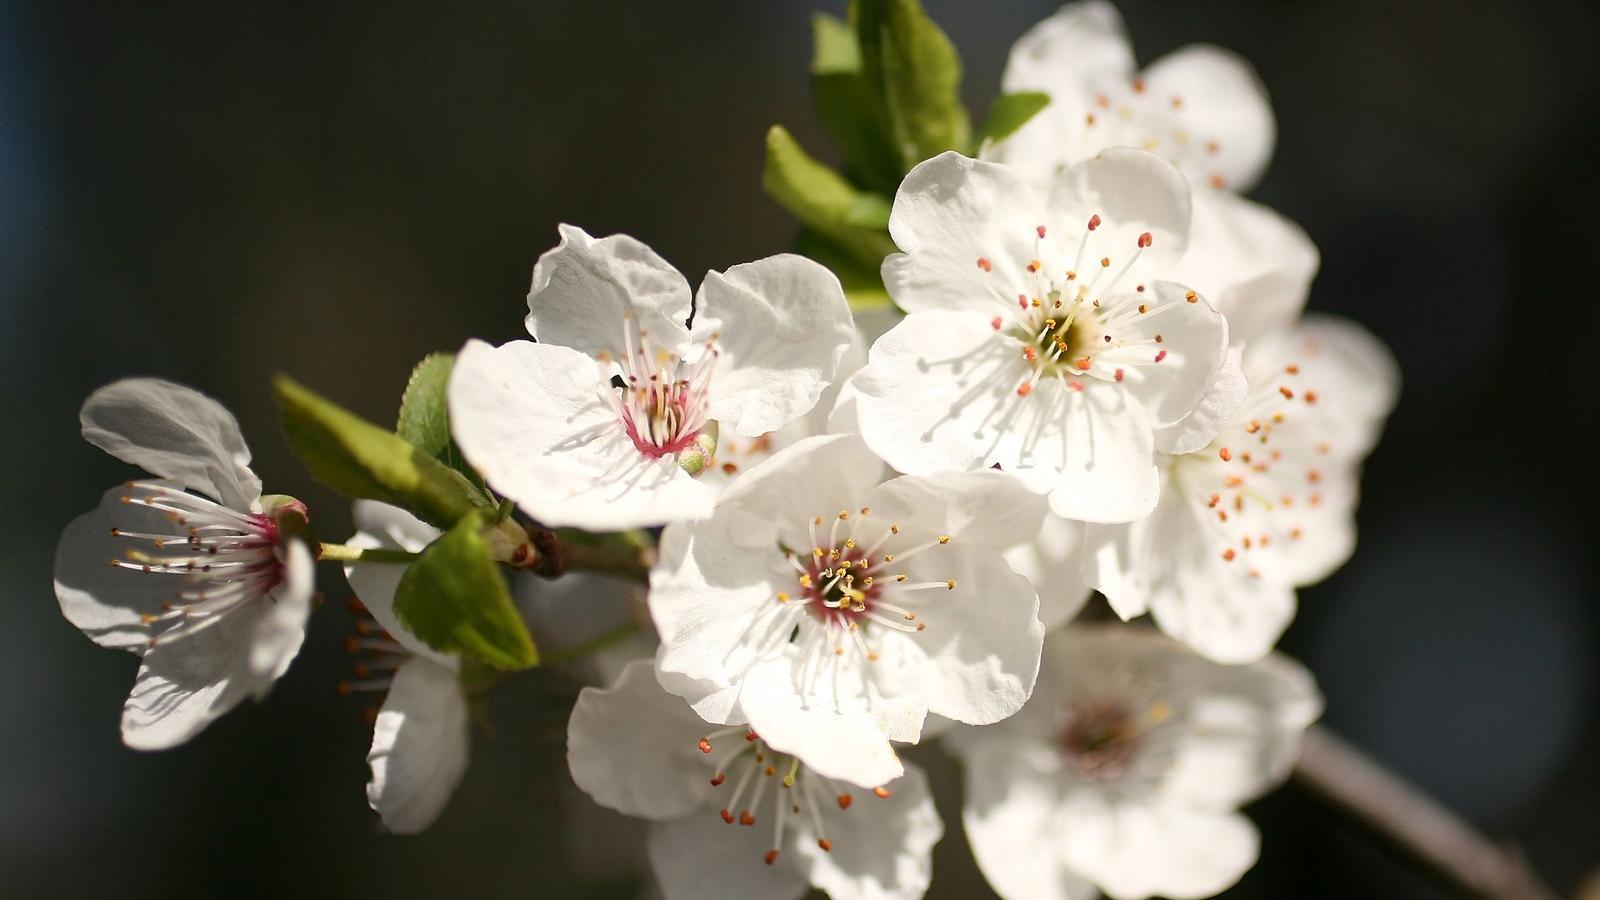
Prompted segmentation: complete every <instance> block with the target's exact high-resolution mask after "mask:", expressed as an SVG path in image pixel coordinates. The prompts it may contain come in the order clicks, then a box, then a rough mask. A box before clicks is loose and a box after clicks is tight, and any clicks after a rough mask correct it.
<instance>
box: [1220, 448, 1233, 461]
mask: <svg viewBox="0 0 1600 900" xmlns="http://www.w3.org/2000/svg"><path fill="white" fill-rule="evenodd" d="M1217 455H1218V456H1220V457H1222V461H1223V462H1233V454H1232V453H1231V452H1229V450H1228V448H1227V447H1223V448H1222V449H1221V450H1218V451H1217Z"/></svg>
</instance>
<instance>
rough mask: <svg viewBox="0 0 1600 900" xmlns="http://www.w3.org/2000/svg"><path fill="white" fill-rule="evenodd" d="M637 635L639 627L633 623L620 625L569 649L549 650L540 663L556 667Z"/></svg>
mask: <svg viewBox="0 0 1600 900" xmlns="http://www.w3.org/2000/svg"><path fill="white" fill-rule="evenodd" d="M638 633H639V626H638V625H637V624H635V623H633V622H627V623H624V624H622V625H618V626H617V627H615V628H613V629H611V630H610V631H607V632H604V633H602V634H598V635H596V636H594V637H592V638H590V639H589V640H587V641H584V642H582V643H580V644H574V645H572V646H571V647H561V648H559V649H556V650H551V651H550V652H549V653H546V654H545V655H544V658H543V660H542V663H543V664H544V665H556V664H559V663H567V662H572V661H573V660H577V659H582V658H584V657H585V656H588V655H589V654H591V653H595V652H597V651H600V650H604V649H605V648H607V647H610V646H611V645H613V644H620V643H621V642H623V641H625V640H627V639H628V638H630V637H633V636H634V635H636V634H638Z"/></svg>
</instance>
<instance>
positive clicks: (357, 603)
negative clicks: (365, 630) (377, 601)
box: [344, 594, 367, 616]
mask: <svg viewBox="0 0 1600 900" xmlns="http://www.w3.org/2000/svg"><path fill="white" fill-rule="evenodd" d="M344 608H345V609H348V610H350V611H351V612H353V613H355V614H356V615H358V616H364V615H366V614H367V608H366V607H365V606H363V605H362V603H361V598H359V597H357V596H356V595H355V594H351V595H350V596H348V597H346V598H344Z"/></svg>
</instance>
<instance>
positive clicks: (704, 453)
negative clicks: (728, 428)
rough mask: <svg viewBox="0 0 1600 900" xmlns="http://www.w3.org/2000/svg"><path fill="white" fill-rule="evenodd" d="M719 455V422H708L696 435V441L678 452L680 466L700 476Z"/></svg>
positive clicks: (691, 473)
mask: <svg viewBox="0 0 1600 900" xmlns="http://www.w3.org/2000/svg"><path fill="white" fill-rule="evenodd" d="M716 455H717V423H716V422H707V423H706V427H704V428H702V429H700V433H699V434H697V435H695V436H694V443H692V444H690V445H689V446H687V447H685V448H683V450H681V451H680V452H679V453H678V467H679V468H680V469H683V470H684V471H685V472H688V473H689V474H690V475H696V476H698V475H699V474H700V473H701V472H704V471H705V470H706V469H707V468H709V467H710V466H711V462H712V460H713V459H715V458H716Z"/></svg>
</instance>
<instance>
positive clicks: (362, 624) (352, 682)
mask: <svg viewBox="0 0 1600 900" xmlns="http://www.w3.org/2000/svg"><path fill="white" fill-rule="evenodd" d="M345 606H346V607H347V608H348V609H349V610H350V614H351V615H353V616H355V619H356V625H355V630H356V633H355V634H353V635H351V636H350V637H347V638H345V640H344V652H345V653H347V654H349V655H350V656H351V657H352V658H354V660H355V662H354V664H353V665H352V666H351V673H352V674H353V675H354V676H355V677H353V678H349V679H345V680H343V681H340V682H339V684H338V691H339V695H340V696H341V697H347V696H350V695H351V694H367V695H369V696H373V697H376V698H377V699H376V701H375V702H374V703H372V704H369V705H367V706H364V707H362V710H361V716H362V718H363V719H364V720H366V721H367V722H368V723H371V722H373V721H374V720H376V719H377V717H378V706H377V703H381V702H382V700H383V697H384V695H386V694H387V693H388V692H389V687H390V686H391V685H392V684H393V682H394V672H395V670H396V669H398V668H400V666H401V664H403V663H405V662H406V661H407V660H409V659H410V658H411V652H410V651H409V650H407V649H406V648H405V647H403V646H401V644H400V643H399V642H398V641H396V640H395V639H394V638H393V637H392V636H391V635H390V634H389V632H387V631H385V630H384V629H383V626H382V625H379V624H378V620H377V619H374V618H373V617H372V613H370V612H368V611H367V608H366V607H365V606H364V605H362V603H361V601H360V600H359V599H358V598H356V597H355V596H351V597H349V598H348V599H347V600H346V601H345Z"/></svg>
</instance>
